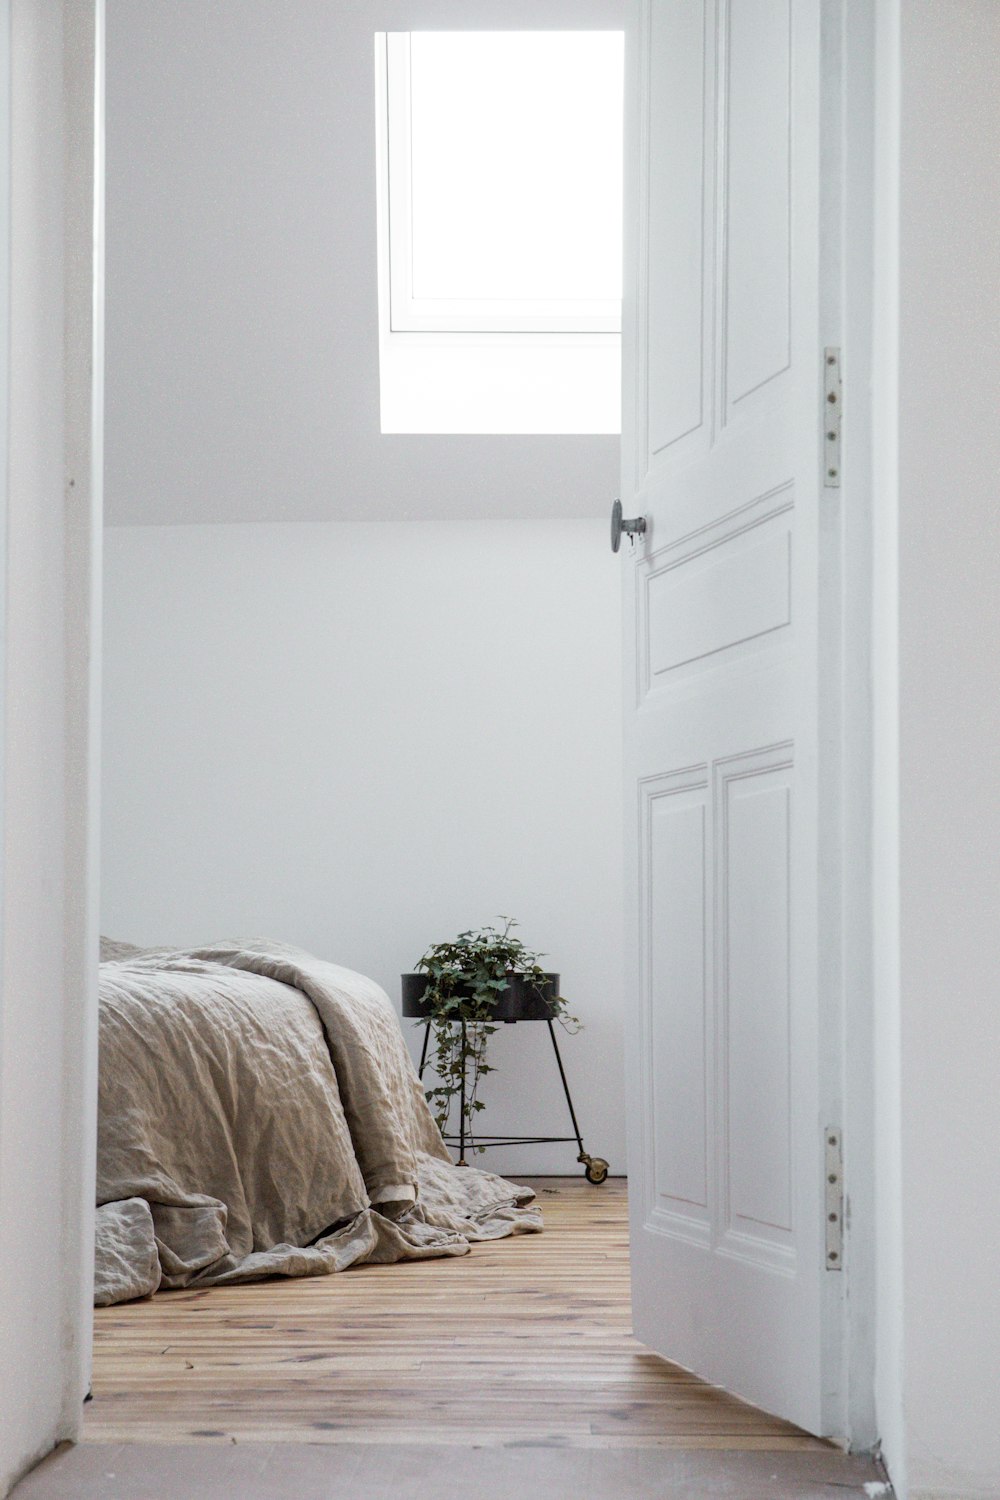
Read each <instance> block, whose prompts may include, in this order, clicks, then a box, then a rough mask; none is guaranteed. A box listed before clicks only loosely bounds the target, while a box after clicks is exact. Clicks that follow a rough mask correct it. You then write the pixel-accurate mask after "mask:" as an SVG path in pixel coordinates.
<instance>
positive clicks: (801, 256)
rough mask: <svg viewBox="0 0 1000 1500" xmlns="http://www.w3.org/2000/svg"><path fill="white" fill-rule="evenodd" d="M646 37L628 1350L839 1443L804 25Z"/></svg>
mask: <svg viewBox="0 0 1000 1500" xmlns="http://www.w3.org/2000/svg"><path fill="white" fill-rule="evenodd" d="M637 9H638V11H639V14H638V17H637V20H636V24H635V27H634V29H633V31H632V32H631V33H630V43H631V45H630V63H629V82H628V116H629V125H628V137H627V139H628V146H627V163H628V165H627V174H626V175H627V179H628V189H627V191H628V193H629V194H630V198H629V199H627V211H626V225H627V230H626V262H627V272H626V322H625V335H624V388H625V411H624V423H623V481H622V483H623V489H622V500H623V504H624V507H625V512H626V515H629V514H631V515H639V514H641V515H644V516H645V517H646V518H647V530H646V532H645V534H644V535H642V536H640V537H638V538H637V541H636V544H635V545H634V547H630V546H629V544H625V546H624V548H623V558H624V566H625V569H626V575H627V586H626V614H625V635H626V685H625V696H626V766H627V780H628V784H627V800H626V807H627V822H628V861H629V871H630V884H631V899H630V941H629V945H628V946H629V950H630V953H631V955H632V959H631V961H632V964H633V970H632V974H631V982H630V985H629V991H630V997H631V998H630V1004H631V1016H630V1025H629V1031H630V1045H631V1056H630V1063H629V1067H630V1080H629V1085H630V1086H629V1095H630V1107H631V1120H630V1161H629V1167H630V1174H629V1175H630V1181H631V1190H630V1191H631V1200H632V1265H633V1280H634V1318H635V1330H636V1333H637V1335H638V1337H639V1338H641V1339H642V1340H643V1341H644V1342H645V1343H647V1344H649V1345H650V1346H651V1347H652V1348H653V1349H655V1350H656V1351H657V1352H659V1353H661V1354H663V1355H665V1356H667V1357H668V1358H669V1359H672V1360H676V1361H678V1362H679V1363H681V1364H683V1365H686V1366H688V1367H689V1368H691V1369H693V1370H695V1371H697V1372H698V1373H699V1374H700V1375H703V1376H705V1377H706V1378H707V1379H709V1380H711V1381H713V1382H716V1383H718V1384H721V1385H723V1386H725V1387H726V1388H727V1389H729V1390H731V1391H734V1392H736V1393H737V1394H739V1395H741V1396H743V1397H746V1398H747V1399H748V1400H750V1401H753V1402H755V1403H757V1404H758V1405H760V1406H763V1407H765V1408H767V1409H768V1410H769V1411H772V1412H775V1413H777V1414H779V1415H781V1416H784V1417H787V1418H789V1419H790V1420H792V1421H794V1422H797V1423H799V1424H800V1425H801V1426H803V1427H805V1428H808V1429H809V1430H810V1431H813V1432H817V1433H819V1432H830V1433H836V1432H838V1431H839V1429H840V1422H839V1418H838V1416H837V1412H838V1410H839V1406H838V1391H837V1379H836V1375H835V1374H834V1375H831V1373H830V1371H831V1370H833V1371H835V1370H836V1368H837V1359H836V1356H835V1346H836V1342H837V1339H838V1336H839V1334H838V1327H839V1324H838V1314H837V1309H838V1306H839V1297H840V1292H841V1280H842V1278H841V1276H840V1275H832V1276H831V1272H832V1265H828V1261H827V1246H826V1228H827V1225H826V1212H827V1209H826V1205H825V1202H824V1132H823V1127H824V1125H825V1124H827V1123H830V1124H832V1123H834V1121H833V1119H832V1117H831V1115H830V1113H829V1112H830V1111H831V1110H832V1105H831V1103H830V1100H831V1099H832V1097H833V1094H832V1090H830V1089H828V1087H827V1085H826V1084H825V1082H824V1080H825V1079H827V1078H829V1077H832V1076H834V1074H835V1066H834V1065H832V1064H831V1061H830V1049H831V1045H832V1044H830V1043H829V1042H828V1041H827V1042H825V1043H824V1044H823V1045H824V1046H825V1047H826V1049H827V1050H826V1051H825V1052H823V1053H822V1054H821V1033H822V1028H821V1010H822V1008H823V1005H824V1000H823V988H822V984H821V982H820V966H819V958H818V953H819V944H820V935H821V928H820V915H821V894H822V892H821V874H820V871H821V866H824V867H826V868H829V869H831V870H834V869H835V868H836V850H835V849H834V848H832V847H831V848H824V847H823V846H822V844H821V840H820V835H819V827H820V821H821V814H822V816H823V819H824V826H826V825H827V820H828V821H829V823H830V824H831V826H832V825H835V824H836V818H835V817H833V818H830V816H829V808H828V807H826V810H825V811H824V805H823V804H821V799H820V787H819V775H818V769H817V768H818V764H819V759H818V750H819V736H818V724H819V721H820V713H821V711H822V713H823V716H824V723H827V722H829V721H830V720H829V705H827V704H826V703H824V702H823V701H821V695H820V684H819V670H818V668H819V653H820V640H821V631H820V617H819V602H818V601H819V597H820V588H819V578H820V561H821V559H820V524H819V518H820V508H821V506H822V504H823V495H824V487H823V486H824V479H823V471H822V463H823V444H822V426H821V413H822V411H823V407H822V400H823V396H822V390H823V380H822V374H823V372H822V358H823V342H824V341H823V339H822V337H821V335H822V333H823V332H824V331H827V330H824V328H823V325H822V322H821V306H822V307H824V308H825V309H826V312H825V314H824V315H825V316H827V317H828V316H829V308H830V305H831V299H830V297H829V296H827V297H825V298H824V297H823V296H821V292H822V279H823V275H822V264H821V239H820V203H821V198H820V181H819V176H820V124H821V119H820V115H821V98H822V87H821V85H822V83H823V79H824V62H823V56H822V48H821V40H820V0H645V3H644V4H642V5H641V7H637ZM829 795H834V794H833V793H832V792H831V793H830V794H829ZM833 1050H834V1051H835V1050H836V1048H835V1045H834V1046H833Z"/></svg>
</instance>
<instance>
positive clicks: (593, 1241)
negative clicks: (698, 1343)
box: [85, 1178, 826, 1452]
mask: <svg viewBox="0 0 1000 1500" xmlns="http://www.w3.org/2000/svg"><path fill="white" fill-rule="evenodd" d="M534 1185H535V1186H536V1188H537V1189H538V1191H539V1195H540V1198H541V1202H542V1207H543V1210H544V1214H545V1232H544V1233H543V1234H541V1235H523V1236H517V1237H515V1238H512V1239H507V1240H498V1241H495V1242H492V1243H489V1244H483V1245H476V1246H474V1247H473V1249H472V1251H471V1253H470V1254H469V1255H467V1256H464V1257H462V1258H460V1259H452V1260H429V1261H412V1262H407V1263H404V1264H402V1265H396V1266H359V1267H355V1268H354V1269H352V1270H350V1271H347V1272H345V1273H343V1274H341V1275H339V1276H328V1277H321V1278H310V1279H306V1280H291V1281H278V1280H275V1281H270V1282H264V1283H259V1284H256V1285H252V1286H246V1287H212V1288H207V1289H204V1290H200V1291H186V1292H167V1293H163V1294H161V1295H158V1296H156V1297H154V1298H152V1299H150V1300H148V1301H145V1302H137V1303H130V1304H128V1305H126V1306H122V1307H111V1308H102V1309H99V1310H98V1311H97V1313H96V1319H95V1357H94V1400H93V1402H92V1403H90V1404H89V1405H88V1408H87V1416H86V1423H85V1439H86V1440H89V1441H91V1442H103V1443H108V1442H111V1443H114V1442H147V1443H149V1442H153V1443H191V1442H198V1441H201V1442H205V1443H219V1442H233V1441H236V1442H240V1443H242V1442H246V1441H255V1442H271V1443H275V1442H277V1443H287V1442H308V1443H359V1442H361V1443H409V1444H413V1443H421V1444H423V1443H427V1444H432V1443H435V1444H440V1443H449V1444H462V1445H475V1446H481V1445H488V1446H505V1445H515V1446H516V1445H521V1444H544V1445H557V1446H562V1447H572V1448H615V1447H623V1448H636V1447H662V1448H675V1449H718V1450H729V1451H747V1452H749V1451H754V1450H757V1451H761V1452H779V1451H783V1450H784V1451H789V1450H795V1451H806V1450H810V1449H817V1448H825V1447H826V1445H825V1444H821V1443H819V1442H817V1440H816V1439H814V1438H811V1437H808V1436H807V1435H805V1434H804V1433H802V1432H800V1431H798V1429H796V1428H794V1427H791V1426H789V1425H788V1424H786V1423H783V1422H778V1421H775V1420H774V1419H773V1418H771V1417H768V1416H765V1415H764V1414H763V1413H761V1412H759V1411H757V1410H756V1409H755V1408H753V1407H750V1406H747V1405H745V1404H744V1403H743V1402H740V1401H737V1400H735V1399H733V1398H732V1397H731V1396H727V1395H726V1394H724V1393H723V1392H721V1391H719V1390H717V1389H715V1388H713V1387H711V1386H708V1385H706V1384H704V1383H703V1382H702V1381H700V1380H697V1379H696V1378H695V1377H694V1376H692V1375H690V1374H689V1373H688V1372H686V1371H685V1370H682V1369H681V1368H680V1367H679V1366H676V1365H671V1364H668V1363H667V1362H666V1361H664V1360H661V1359H659V1358H657V1357H656V1356H655V1355H652V1354H650V1353H648V1352H647V1351H646V1350H644V1349H643V1347H642V1346H641V1345H640V1344H638V1343H637V1342H636V1341H635V1339H633V1337H632V1334H631V1315H630V1308H629V1271H628V1228H627V1217H626V1191H625V1184H624V1182H622V1181H620V1180H615V1179H612V1180H611V1181H609V1182H607V1183H605V1184H604V1185H603V1186H602V1187H592V1186H591V1185H590V1184H588V1183H586V1182H585V1181H583V1179H582V1178H581V1179H561V1178H560V1179H548V1180H546V1179H540V1180H538V1181H537V1182H535V1184H534Z"/></svg>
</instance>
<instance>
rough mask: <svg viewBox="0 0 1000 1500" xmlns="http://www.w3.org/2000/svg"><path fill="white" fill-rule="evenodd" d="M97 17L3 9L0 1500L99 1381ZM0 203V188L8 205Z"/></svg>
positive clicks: (89, 3)
mask: <svg viewBox="0 0 1000 1500" xmlns="http://www.w3.org/2000/svg"><path fill="white" fill-rule="evenodd" d="M99 15H100V6H99V5H95V4H94V3H93V0H66V3H65V4H62V5H56V4H52V3H51V0H12V3H11V4H9V5H7V4H4V5H2V6H0V28H2V31H0V52H2V63H0V65H2V68H3V73H2V84H0V87H2V90H3V92H4V94H5V95H7V96H8V97H9V99H10V111H9V121H10V141H9V146H10V149H9V161H10V197H9V203H10V213H11V226H12V227H11V234H10V262H9V276H8V274H7V270H8V268H7V264H6V252H7V244H6V225H5V226H4V236H5V239H4V246H3V256H4V264H3V268H2V269H3V287H4V291H3V304H4V322H5V323H6V312H7V298H8V291H7V289H8V287H9V315H10V317H9V329H8V327H6V326H5V327H4V330H3V332H4V344H3V360H4V364H5V366H6V363H7V360H8V353H9V369H10V380H9V405H8V404H6V403H5V406H4V412H5V417H4V420H5V422H7V423H8V424H9V426H8V428H7V430H6V431H5V433H4V438H5V444H4V446H5V449H6V451H5V453H4V471H3V479H4V483H5V504H4V520H5V538H4V541H5V557H4V622H3V632H4V640H3V647H4V653H3V658H4V659H3V704H2V709H3V712H2V783H3V828H2V866H3V882H2V883H3V914H2V959H0V1494H6V1492H7V1489H8V1487H9V1485H10V1484H11V1483H12V1481H13V1480H14V1479H16V1478H17V1476H18V1475H19V1474H20V1473H21V1472H23V1470H24V1469H26V1468H27V1467H28V1466H29V1465H30V1464H31V1463H32V1462H33V1461H34V1460H35V1459H36V1458H38V1457H40V1456H41V1455H42V1454H43V1453H45V1452H46V1451H48V1449H50V1448H51V1447H52V1446H53V1445H54V1444H55V1443H56V1442H58V1441H59V1440H60V1439H62V1438H70V1437H73V1436H74V1435H75V1434H76V1432H77V1429H78V1426H79V1422H80V1417H81V1414H82V1402H83V1397H84V1395H85V1393H86V1388H87V1381H88V1356H89V1348H90V1322H91V1315H90V1307H89V1305H88V1304H89V1303H90V1302H91V1301H92V1290H91V1288H92V1278H93V1271H92V1263H93V1142H94V1134H95V1112H96V1103H95V1098H96V1091H95V1087H94V1082H95V1080H94V1074H95V1059H96V1035H95V1032H96V1024H95V1023H96V1007H95V1006H94V998H95V990H96V968H97V966H96V945H95V941H94V938H95V937H96V933H95V932H90V933H89V941H88V923H89V921H90V912H89V903H90V894H91V893H90V890H89V888H88V883H87V882H88V874H89V871H90V869H91V868H92V864H93V845H92V841H91V830H90V821H89V808H88V803H87V796H86V789H87V787H88V785H89V783H90V779H91V775H92V765H93V762H92V759H91V756H92V752H93V749H94V742H93V736H92V723H91V720H90V714H91V710H92V707H93V696H92V693H91V690H90V683H91V677H90V664H91V635H90V625H89V620H90V611H91V606H92V603H93V600H94V594H95V585H96V577H95V574H94V571H93V568H92V566H91V563H92V557H93V551H92V543H93V539H94V517H95V506H96V507H97V508H98V510H97V513H98V514H99V502H100V494H99V480H98V477H97V475H96V474H95V473H94V472H93V471H92V469H91V441H90V435H91V428H90V414H91V400H92V396H94V395H96V396H98V397H99V386H100V378H99V375H100V371H99V359H98V360H97V362H96V363H95V365H94V366H93V382H92V369H91V360H92V357H93V352H94V351H93V345H92V333H93V328H92V322H91V317H92V306H93V300H92V267H91V247H92V243H93V234H94V227H95V226H94V217H93V208H94V127H95V113H94V98H95V90H94V25H95V18H96V19H97V20H98V22H99ZM8 27H9V33H8ZM8 34H9V41H10V77H11V80H12V87H11V89H10V92H9V94H8V72H7V63H8V57H7V43H8ZM7 118H8V116H7V112H4V119H5V120H6V119H7ZM4 128H5V129H6V126H5V127H4ZM98 130H99V125H98ZM7 144H8V143H7V140H6V139H4V141H3V148H4V173H5V174H6V170H7V159H8V152H7ZM68 183H72V186H71V187H67V184H68ZM7 202H8V199H7V197H6V195H5V196H4V198H3V204H4V212H6V205H7ZM8 334H9V338H8ZM4 383H5V384H6V383H7V372H6V369H5V375H4Z"/></svg>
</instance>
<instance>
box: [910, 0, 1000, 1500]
mask: <svg viewBox="0 0 1000 1500" xmlns="http://www.w3.org/2000/svg"><path fill="white" fill-rule="evenodd" d="M901 15H902V33H901V96H900V98H901V132H900V135H901V157H900V204H899V241H900V291H899V299H900V300H899V341H900V342H899V367H900V382H899V455H900V464H899V745H900V763H899V765H900V772H899V774H900V801H899V820H900V871H901V876H900V998H901V1003H900V1016H901V1042H902V1052H901V1069H902V1072H901V1079H902V1182H903V1205H904V1214H903V1299H904V1339H905V1349H904V1359H905V1365H904V1368H905V1377H904V1384H903V1399H904V1411H905V1421H906V1441H907V1467H908V1477H909V1485H910V1493H911V1495H931V1494H934V1495H938V1494H941V1495H948V1496H952V1495H961V1496H965V1495H983V1496H985V1495H990V1496H996V1495H997V1494H1000V1422H998V1420H997V1412H998V1399H997V1398H998V1375H997V1361H998V1352H1000V1277H998V1272H997V1255H998V1247H1000V1175H998V1171H997V1141H998V1139H1000V1088H998V1085H997V1067H998V1062H1000V986H998V975H1000V609H998V599H1000V504H998V479H1000V416H998V413H1000V256H998V243H1000V174H998V171H997V163H998V160H1000V91H998V89H997V73H996V67H997V58H998V56H1000V7H998V6H997V5H996V4H995V3H993V0H951V3H949V4H948V5H941V4H940V3H935V0H903V4H902V8H901Z"/></svg>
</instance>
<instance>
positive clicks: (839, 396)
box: [823, 349, 844, 490]
mask: <svg viewBox="0 0 1000 1500" xmlns="http://www.w3.org/2000/svg"><path fill="white" fill-rule="evenodd" d="M843 404H844V395H843V391H842V389H841V380H840V350H839V349H824V350H823V484H824V485H825V486H826V488H827V489H828V490H838V489H839V488H840V414H841V408H842V407H843Z"/></svg>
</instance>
